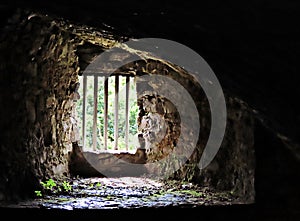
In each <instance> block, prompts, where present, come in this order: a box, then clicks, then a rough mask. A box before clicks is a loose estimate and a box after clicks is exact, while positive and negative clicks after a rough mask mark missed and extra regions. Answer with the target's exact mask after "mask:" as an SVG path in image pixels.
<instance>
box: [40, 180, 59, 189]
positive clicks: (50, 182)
mask: <svg viewBox="0 0 300 221" xmlns="http://www.w3.org/2000/svg"><path fill="white" fill-rule="evenodd" d="M41 184H42V186H43V187H44V189H46V190H52V189H53V188H54V187H56V183H55V181H54V180H53V179H49V180H47V181H46V182H43V181H42V182H41Z"/></svg>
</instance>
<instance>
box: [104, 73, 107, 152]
mask: <svg viewBox="0 0 300 221" xmlns="http://www.w3.org/2000/svg"><path fill="white" fill-rule="evenodd" d="M107 128H108V77H105V79H104V150H107V138H108V137H107Z"/></svg>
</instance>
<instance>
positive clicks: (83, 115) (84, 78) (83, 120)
mask: <svg viewBox="0 0 300 221" xmlns="http://www.w3.org/2000/svg"><path fill="white" fill-rule="evenodd" d="M86 85H87V76H86V75H83V95H82V96H83V98H82V147H83V149H84V148H85V137H86Z"/></svg>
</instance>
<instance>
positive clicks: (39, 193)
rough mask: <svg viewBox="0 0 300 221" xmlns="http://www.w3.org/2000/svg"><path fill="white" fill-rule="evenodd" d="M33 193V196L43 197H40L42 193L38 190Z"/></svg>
mask: <svg viewBox="0 0 300 221" xmlns="http://www.w3.org/2000/svg"><path fill="white" fill-rule="evenodd" d="M34 193H35V195H36V196H38V197H41V196H43V195H42V191H40V190H36V191H34Z"/></svg>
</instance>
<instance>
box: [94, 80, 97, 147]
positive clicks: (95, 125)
mask: <svg viewBox="0 0 300 221" xmlns="http://www.w3.org/2000/svg"><path fill="white" fill-rule="evenodd" d="M97 113H98V77H97V76H94V111H93V150H94V151H95V150H97Z"/></svg>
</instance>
